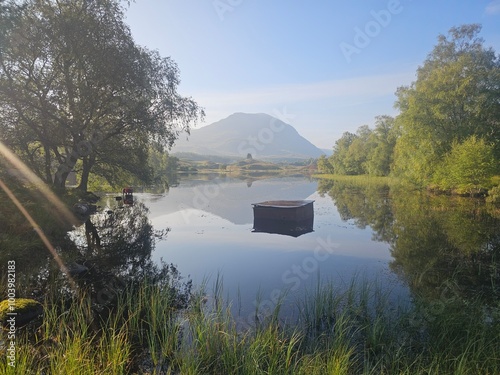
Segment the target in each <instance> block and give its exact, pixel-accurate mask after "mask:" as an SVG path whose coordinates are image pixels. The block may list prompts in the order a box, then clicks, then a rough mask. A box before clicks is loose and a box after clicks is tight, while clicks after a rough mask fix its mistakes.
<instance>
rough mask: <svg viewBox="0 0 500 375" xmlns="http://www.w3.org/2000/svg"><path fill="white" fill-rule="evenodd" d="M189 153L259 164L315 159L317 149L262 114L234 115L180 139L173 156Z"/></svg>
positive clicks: (277, 120)
mask: <svg viewBox="0 0 500 375" xmlns="http://www.w3.org/2000/svg"><path fill="white" fill-rule="evenodd" d="M177 153H192V154H198V155H213V156H219V157H230V158H234V159H235V160H237V159H242V158H243V159H244V158H246V156H247V154H251V155H252V157H254V158H258V159H260V160H269V161H293V160H300V159H309V158H317V157H319V156H321V155H322V154H323V151H321V150H320V149H319V148H317V147H316V146H314V145H313V144H312V143H311V142H309V141H308V140H307V139H305V138H304V137H302V136H301V135H300V134H299V133H298V132H297V131H296V130H295V128H294V127H293V126H291V125H289V124H286V123H285V122H283V121H281V120H279V119H277V118H275V117H272V116H270V115H267V114H264V113H258V114H248V113H234V114H232V115H231V116H229V117H227V118H225V119H222V120H220V121H217V122H214V123H213V124H210V125H207V126H205V127H203V128H200V129H194V130H192V131H191V135H190V136H187V137H181V139H179V140H178V141H177V143H176V145H175V146H174V147H173V149H172V154H174V155H175V154H177Z"/></svg>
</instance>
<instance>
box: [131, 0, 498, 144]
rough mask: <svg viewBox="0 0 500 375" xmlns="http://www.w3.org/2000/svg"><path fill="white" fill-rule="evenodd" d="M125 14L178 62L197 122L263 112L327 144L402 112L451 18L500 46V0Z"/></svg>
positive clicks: (168, 8) (264, 1) (164, 1)
mask: <svg viewBox="0 0 500 375" xmlns="http://www.w3.org/2000/svg"><path fill="white" fill-rule="evenodd" d="M127 23H128V24H129V25H130V27H131V30H132V34H133V36H134V38H135V40H136V41H137V43H139V44H141V45H144V46H147V47H148V48H150V49H156V50H158V51H159V52H160V54H161V55H162V56H165V57H166V56H170V57H171V58H172V59H173V60H174V61H175V62H176V63H177V64H178V66H179V69H180V72H181V80H182V82H181V85H180V88H179V89H180V92H181V93H182V94H183V95H187V96H191V97H193V98H194V99H195V100H196V101H197V102H198V103H199V104H200V105H201V106H202V107H204V108H205V111H206V119H205V122H204V123H201V124H199V125H198V127H200V126H204V125H208V124H210V123H212V122H215V121H217V120H220V119H222V118H225V117H227V116H229V115H230V114H231V113H234V112H250V113H260V112H264V113H268V114H271V115H275V116H277V117H282V118H283V117H284V118H285V120H286V122H288V123H290V124H291V125H293V126H294V127H295V128H296V129H297V130H298V132H299V133H300V134H301V135H303V136H304V137H306V138H307V139H309V140H310V141H311V142H312V143H314V144H315V145H317V146H318V147H321V148H331V147H332V146H333V144H334V143H335V141H336V140H337V139H338V138H339V137H340V136H341V135H342V133H343V132H344V131H351V132H354V131H355V130H356V129H357V128H358V127H359V126H360V125H364V124H366V125H370V126H371V127H372V126H373V123H374V117H375V116H377V115H383V114H388V115H396V114H397V113H396V111H395V110H394V108H393V104H394V100H395V96H394V92H395V91H396V89H397V87H399V86H402V85H407V84H409V83H411V82H412V81H413V80H414V79H415V72H416V69H417V67H418V66H419V65H421V64H422V63H423V61H424V60H425V58H426V56H427V55H428V53H429V52H431V50H432V48H433V47H434V45H435V44H436V41H437V37H438V35H439V34H446V33H447V32H448V30H449V29H450V28H451V27H453V26H459V25H462V24H466V23H480V24H481V25H482V26H483V29H482V32H481V36H482V37H483V38H484V40H485V44H486V45H487V46H490V47H493V48H494V49H495V50H496V52H497V54H498V53H499V52H500V0H485V1H481V0H470V1H465V0H460V1H459V0H441V1H439V0H438V1H430V0H367V1H361V0H359V1H355V0H331V1H311V2H306V1H303V0H288V1H285V0H136V1H135V2H134V3H132V4H131V6H130V7H129V9H128V11H127Z"/></svg>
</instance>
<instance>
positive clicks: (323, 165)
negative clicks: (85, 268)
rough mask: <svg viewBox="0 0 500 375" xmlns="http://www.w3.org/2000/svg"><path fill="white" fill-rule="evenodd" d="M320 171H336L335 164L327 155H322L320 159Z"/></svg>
mask: <svg viewBox="0 0 500 375" xmlns="http://www.w3.org/2000/svg"><path fill="white" fill-rule="evenodd" d="M318 171H319V172H320V173H334V169H333V165H332V164H331V163H330V159H329V158H327V157H326V156H325V155H321V156H320V157H319V159H318Z"/></svg>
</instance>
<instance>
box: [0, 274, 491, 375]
mask: <svg viewBox="0 0 500 375" xmlns="http://www.w3.org/2000/svg"><path fill="white" fill-rule="evenodd" d="M223 295H224V292H223V280H222V277H218V278H217V280H216V282H215V283H214V286H213V288H212V290H209V289H208V288H207V284H206V283H203V284H202V285H201V286H200V288H199V289H198V290H196V291H195V292H193V295H192V298H191V301H190V305H189V307H188V308H187V309H184V310H179V309H178V308H177V307H176V306H177V305H176V301H175V296H174V294H172V292H171V291H170V290H169V289H168V288H164V287H161V286H158V285H151V284H150V283H147V282H144V283H142V284H140V285H136V286H134V287H130V288H128V289H126V290H125V291H124V292H123V293H122V294H121V295H120V296H119V299H118V303H117V305H116V307H114V308H113V309H110V310H109V311H108V313H107V314H103V313H102V312H101V314H96V313H95V311H93V306H92V303H91V300H90V298H89V296H86V295H82V296H80V297H79V299H78V300H74V301H72V303H71V304H69V305H68V304H65V303H62V302H59V301H57V299H56V295H54V297H51V298H47V300H46V301H45V304H44V308H45V312H44V318H43V322H42V323H41V325H40V326H38V327H36V328H35V329H31V330H30V329H28V328H26V329H21V330H20V331H19V338H18V340H17V359H16V368H15V370H13V369H12V368H9V367H8V366H7V363H6V361H5V360H4V359H5V356H4V355H3V358H2V360H1V361H0V373H5V374H18V373H25V374H30V373H34V374H313V375H314V374H370V375H371V374H429V373H439V374H471V373H482V374H496V373H500V349H499V347H498V342H500V306H499V305H496V306H490V308H489V309H484V308H480V307H479V306H478V304H476V303H474V301H472V302H469V303H464V302H463V301H461V300H459V299H455V300H452V301H449V305H446V306H443V308H442V309H440V310H439V311H437V312H436V313H434V314H432V315H429V314H427V315H426V317H425V318H421V319H415V316H419V315H420V316H424V315H425V314H422V311H423V309H425V308H428V307H426V302H425V301H422V302H420V303H416V304H412V305H403V304H400V305H399V306H394V303H392V302H391V301H390V299H389V295H388V294H387V293H386V292H382V290H381V287H380V286H378V285H377V284H376V283H375V284H374V283H368V282H365V281H362V280H361V281H360V280H359V279H357V280H353V281H351V282H350V283H348V284H347V285H334V284H332V283H324V284H323V283H321V282H320V281H318V283H317V285H316V286H315V287H314V288H313V289H312V290H309V291H307V292H306V293H305V294H304V295H303V296H302V297H300V298H299V299H298V300H297V302H296V307H297V309H298V311H299V314H298V319H297V320H296V321H293V322H291V321H289V320H285V319H283V317H282V316H281V315H282V314H281V313H280V303H277V304H276V307H275V309H274V310H273V311H270V312H267V314H265V319H260V320H259V321H258V322H256V323H255V324H253V325H252V326H251V327H250V328H247V329H245V330H242V329H240V328H239V325H238V317H237V316H236V317H235V316H233V315H232V313H231V311H232V309H231V302H230V301H227V300H225V299H224V298H223ZM288 297H290V296H288ZM256 313H257V314H260V315H261V316H262V315H263V314H262V312H260V311H256ZM29 332H31V333H29ZM0 350H1V349H0Z"/></svg>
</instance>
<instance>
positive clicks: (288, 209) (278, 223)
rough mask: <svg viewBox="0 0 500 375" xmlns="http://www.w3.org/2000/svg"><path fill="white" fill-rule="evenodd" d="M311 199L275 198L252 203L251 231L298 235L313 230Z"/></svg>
mask: <svg viewBox="0 0 500 375" xmlns="http://www.w3.org/2000/svg"><path fill="white" fill-rule="evenodd" d="M313 203H314V201H313V200H275V201H265V202H260V203H253V204H252V205H253V214H254V225H253V232H266V233H276V234H284V235H289V236H293V237H298V236H300V235H302V234H305V233H309V232H312V231H313V225H314V207H313Z"/></svg>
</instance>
